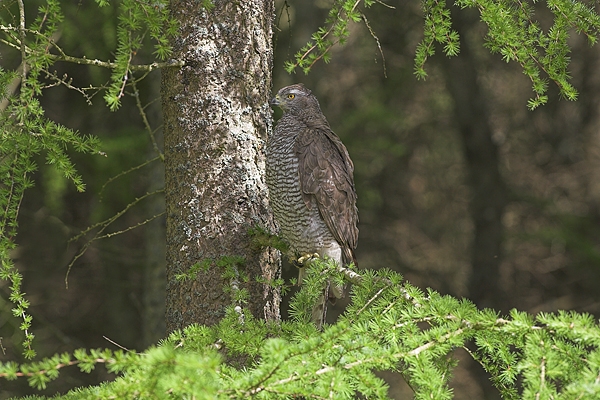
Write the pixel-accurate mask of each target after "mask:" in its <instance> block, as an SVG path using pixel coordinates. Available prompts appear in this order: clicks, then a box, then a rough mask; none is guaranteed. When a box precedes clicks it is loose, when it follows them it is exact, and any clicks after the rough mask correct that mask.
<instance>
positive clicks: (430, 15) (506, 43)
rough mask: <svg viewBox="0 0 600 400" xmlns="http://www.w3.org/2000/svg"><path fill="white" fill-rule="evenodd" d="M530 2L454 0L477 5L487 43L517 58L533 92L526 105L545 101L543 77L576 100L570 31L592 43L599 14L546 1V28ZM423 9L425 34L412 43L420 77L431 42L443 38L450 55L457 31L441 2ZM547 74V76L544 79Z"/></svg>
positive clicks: (461, 4) (573, 4)
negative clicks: (548, 14) (548, 18)
mask: <svg viewBox="0 0 600 400" xmlns="http://www.w3.org/2000/svg"><path fill="white" fill-rule="evenodd" d="M535 3H536V2H535V1H533V2H531V3H530V2H527V1H519V2H514V1H512V0H502V1H491V0H483V1H481V0H457V1H456V2H455V4H456V5H457V6H458V7H460V8H462V9H464V8H476V9H477V10H478V11H479V13H480V17H481V20H482V21H483V22H484V23H485V24H486V25H487V27H488V32H487V35H486V46H487V47H488V48H489V49H490V51H491V52H492V53H499V54H500V55H502V58H503V60H505V61H506V62H509V61H516V62H518V63H519V64H520V65H521V67H522V68H523V73H524V74H525V75H526V76H527V77H528V78H529V79H530V80H531V84H532V89H533V92H534V97H533V98H531V99H530V100H529V103H528V107H529V108H530V109H535V108H536V107H538V106H540V105H542V104H545V103H546V102H547V101H548V96H547V94H546V93H547V91H548V82H547V80H548V79H550V80H552V81H553V82H554V83H555V84H556V86H557V87H558V88H559V90H560V94H561V96H563V97H565V98H567V99H569V100H575V99H577V90H576V89H575V88H574V87H573V86H572V85H571V84H570V82H569V80H570V74H569V71H568V66H569V62H570V58H569V52H570V47H569V44H568V39H569V36H570V32H569V31H570V30H575V31H576V32H577V33H578V34H584V35H586V36H587V38H588V40H589V42H590V44H595V43H596V42H597V40H598V35H599V33H600V16H599V15H598V14H597V13H596V11H595V10H594V9H593V8H592V7H590V6H588V5H587V4H585V3H583V2H580V1H570V0H567V1H562V0H559V1H550V2H548V3H547V7H548V10H550V12H551V13H552V14H553V25H552V26H551V27H550V28H549V29H548V30H547V31H546V32H544V30H543V29H542V27H541V25H540V22H539V21H537V20H536V19H535ZM423 12H424V14H425V16H426V17H425V21H426V22H425V34H424V39H423V41H422V42H421V44H420V45H419V47H418V48H417V53H416V57H415V74H416V75H417V76H418V77H420V78H424V77H425V76H426V73H425V70H424V68H423V66H424V63H425V61H426V59H427V57H429V56H431V55H433V46H432V45H433V42H434V41H436V42H438V43H442V44H443V45H444V46H445V47H444V51H445V52H446V54H447V55H455V54H456V52H455V51H454V50H458V47H455V46H454V44H453V43H454V42H457V40H458V34H455V32H452V31H449V25H450V22H449V15H450V13H449V10H448V9H447V8H446V6H445V4H444V2H437V1H434V0H431V1H426V2H424V3H423ZM546 77H547V78H546Z"/></svg>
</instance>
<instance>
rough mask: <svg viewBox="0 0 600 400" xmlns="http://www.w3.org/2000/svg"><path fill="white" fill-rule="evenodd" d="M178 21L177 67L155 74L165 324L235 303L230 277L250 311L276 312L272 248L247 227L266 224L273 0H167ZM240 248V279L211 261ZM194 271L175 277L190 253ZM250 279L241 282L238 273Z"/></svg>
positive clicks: (207, 319) (211, 317)
mask: <svg viewBox="0 0 600 400" xmlns="http://www.w3.org/2000/svg"><path fill="white" fill-rule="evenodd" d="M171 12H172V14H173V15H174V16H175V18H176V19H177V20H178V21H179V24H180V27H179V34H178V36H177V37H175V38H174V42H173V46H174V54H173V58H175V59H180V60H184V61H185V63H186V65H185V66H184V67H182V68H173V69H166V70H164V71H163V78H162V89H161V94H162V99H163V100H162V102H163V113H164V131H165V180H166V183H165V190H166V209H167V232H166V234H167V298H166V320H167V327H166V328H167V332H172V331H173V330H175V329H180V328H183V327H185V326H187V325H189V324H191V323H201V324H206V325H212V324H214V323H216V322H218V321H219V319H221V318H222V317H223V315H224V312H225V307H227V306H229V305H232V304H234V301H233V299H232V295H231V290H227V287H229V288H230V289H231V288H232V287H233V288H234V289H235V288H236V287H239V289H242V288H245V289H247V290H248V292H249V298H248V299H247V300H248V302H247V303H246V304H245V307H247V308H248V309H249V310H250V311H251V312H252V314H253V315H254V316H256V317H259V318H264V319H266V320H275V319H278V318H279V302H280V293H279V292H278V290H276V289H274V288H273V287H271V286H269V285H268V284H259V283H258V282H257V278H258V277H263V278H265V279H267V280H272V279H275V278H276V277H277V276H278V274H279V273H280V272H279V255H278V253H277V252H276V251H274V250H272V249H268V248H267V249H255V248H253V247H252V246H251V243H250V238H249V235H248V230H249V229H250V228H252V227H253V226H255V225H260V226H263V227H265V228H267V229H270V230H272V229H273V219H272V215H271V213H270V209H269V207H268V200H267V187H266V184H265V181H264V167H265V155H264V150H265V143H266V140H267V135H268V133H270V132H271V129H272V126H271V111H270V108H269V105H268V99H269V93H270V89H271V68H272V60H273V52H272V42H271V35H272V30H271V28H272V22H273V17H274V2H273V0H247V1H242V2H230V1H222V0H217V1H214V8H212V9H210V10H208V9H203V8H201V6H200V4H199V2H198V1H196V0H173V1H172V2H171ZM223 256H241V257H243V258H244V260H245V261H244V263H243V265H241V266H236V271H237V273H239V279H237V280H238V281H239V284H238V283H237V282H232V281H231V280H230V279H229V278H224V277H223V273H224V270H223V269H222V268H219V267H217V266H216V265H215V261H217V260H219V259H221V258H222V257H223ZM209 261H212V262H211V263H210V268H209V269H208V270H207V271H204V270H201V271H200V272H199V273H198V275H197V276H196V277H195V278H194V279H189V280H181V279H179V280H178V279H177V278H176V276H177V275H178V274H185V273H186V272H188V271H189V269H190V267H192V266H193V265H195V264H197V263H201V264H203V265H204V264H207V263H208V262H209ZM244 276H247V277H248V278H249V279H248V280H247V281H246V282H244V279H243V277H244Z"/></svg>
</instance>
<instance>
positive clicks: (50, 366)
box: [0, 261, 600, 399]
mask: <svg viewBox="0 0 600 400" xmlns="http://www.w3.org/2000/svg"><path fill="white" fill-rule="evenodd" d="M327 271H329V272H333V271H337V273H338V274H343V275H344V276H346V278H349V277H350V275H349V274H347V271H346V272H344V269H339V268H337V267H336V266H334V265H331V264H326V263H324V262H321V261H316V262H313V263H312V265H311V267H309V271H308V274H307V277H306V280H305V285H303V287H302V289H301V290H300V292H299V293H298V295H297V296H296V297H295V298H294V299H293V300H292V302H291V303H292V304H291V307H292V309H293V310H296V312H295V313H294V314H293V315H294V316H293V318H292V320H291V321H287V322H282V323H280V324H277V323H269V324H267V323H266V322H264V321H262V320H258V319H255V318H253V317H252V315H251V314H250V312H249V311H247V310H243V311H240V310H239V309H238V310H236V308H234V307H230V308H229V309H228V311H227V313H226V316H225V318H224V319H223V320H222V321H221V322H220V323H219V324H218V325H215V326H213V327H206V326H199V325H191V326H189V327H187V328H185V329H184V330H183V331H176V332H174V333H173V334H171V336H170V337H169V338H168V339H167V340H166V341H164V342H163V343H161V344H160V345H159V346H157V347H152V348H150V349H149V350H147V351H146V352H144V353H142V354H136V353H133V352H122V351H116V352H113V351H110V350H92V351H89V352H88V351H85V350H78V351H76V352H75V353H74V355H73V356H70V355H68V354H62V355H55V356H53V357H51V358H47V359H44V360H42V361H40V362H37V363H29V364H22V365H17V364H15V363H5V364H0V378H3V379H17V378H25V377H26V378H27V379H28V380H29V384H30V385H31V386H32V387H36V388H43V387H45V385H46V384H47V382H49V381H50V380H53V379H56V378H57V376H58V374H59V371H60V370H61V369H62V368H65V367H68V366H74V365H77V366H78V367H79V368H80V369H81V370H82V371H84V372H89V371H91V370H92V369H93V368H94V367H95V365H96V364H105V365H106V367H107V369H108V370H109V371H111V372H116V373H119V374H120V376H119V378H117V380H116V381H115V382H112V383H106V384H102V385H100V386H97V387H90V388H83V389H76V390H73V391H72V392H70V393H68V394H66V395H65V396H62V398H65V399H70V398H130V397H132V396H134V397H136V398H181V397H184V398H192V397H193V398H211V399H214V398H290V397H301V396H305V397H307V398H340V399H345V398H348V399H350V398H356V396H357V395H359V394H360V395H363V396H365V397H367V398H378V399H386V398H388V396H387V387H386V385H385V383H384V382H383V381H382V380H381V379H380V378H378V377H377V376H376V375H375V372H376V371H379V370H393V371H396V372H398V373H399V374H401V375H402V376H403V377H404V379H405V380H407V382H408V383H409V384H410V385H411V387H412V388H413V389H414V390H415V398H416V399H431V398H434V399H451V398H452V396H453V393H452V389H451V388H450V387H449V381H450V378H451V376H452V371H453V369H454V368H455V367H456V365H457V362H458V361H457V360H456V359H455V358H454V357H453V352H454V350H455V349H457V348H461V347H464V348H466V347H467V345H468V343H469V342H472V343H474V345H473V346H471V347H473V348H469V349H468V351H469V352H470V354H471V355H472V356H473V357H474V358H475V359H476V360H477V361H478V362H480V363H481V364H482V365H483V366H484V368H485V369H486V370H487V371H488V373H489V374H490V376H491V378H492V382H493V383H494V384H495V385H496V387H497V388H498V390H499V391H500V393H501V395H502V396H503V398H507V399H517V398H558V397H559V396H560V397H561V398H581V399H592V398H597V396H598V395H599V394H600V384H599V383H598V382H597V372H598V370H599V369H600V326H599V325H598V323H597V322H596V321H595V320H594V319H593V318H592V317H591V316H589V315H586V314H577V313H572V312H559V313H558V314H545V313H542V314H539V315H537V316H536V317H533V316H531V315H529V314H526V313H521V312H517V311H514V310H513V311H512V312H511V313H510V316H509V317H499V316H498V315H497V314H496V313H495V312H493V311H491V310H478V309H477V308H476V307H475V306H474V305H473V304H472V303H470V302H469V301H466V300H458V299H455V298H452V297H449V296H442V295H440V294H438V293H436V292H434V291H427V292H423V291H421V290H419V289H418V288H416V287H413V286H411V285H409V284H407V283H403V282H402V281H401V277H400V276H399V275H397V274H395V273H393V272H390V271H385V270H380V271H377V272H375V271H364V273H363V274H362V275H358V274H356V273H353V275H352V278H351V280H352V281H353V282H354V283H355V285H354V286H353V288H352V292H351V303H350V305H349V307H348V308H347V310H346V311H345V312H344V314H343V315H342V316H340V318H339V320H338V321H337V322H336V323H335V324H333V325H328V326H326V327H325V328H324V330H323V331H322V332H319V331H317V329H316V328H315V327H314V326H313V325H312V324H310V323H309V322H308V321H309V319H310V317H309V314H310V307H309V305H310V304H309V302H310V298H312V297H314V294H315V293H312V292H313V291H315V290H317V291H318V290H319V289H318V287H319V285H322V284H324V283H325V281H326V280H327V279H328V277H327V273H324V272H327ZM321 287H322V286H321ZM302 310H305V311H302ZM241 316H243V317H241Z"/></svg>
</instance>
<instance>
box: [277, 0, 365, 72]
mask: <svg viewBox="0 0 600 400" xmlns="http://www.w3.org/2000/svg"><path fill="white" fill-rule="evenodd" d="M361 2H362V3H364V5H365V7H370V6H371V5H372V4H373V3H374V1H373V0H365V1H361V0H358V1H355V0H335V1H334V2H333V4H332V6H331V9H330V10H329V15H328V16H327V19H326V20H325V24H324V27H321V28H319V30H317V32H315V33H313V35H312V37H311V41H309V42H308V43H307V44H306V46H304V47H302V48H301V49H300V51H298V52H297V53H296V55H295V57H294V58H295V60H294V61H293V62H292V61H286V63H285V65H284V68H285V70H286V71H287V72H288V73H292V72H294V71H295V70H296V68H297V67H300V68H302V71H303V72H304V73H305V74H308V72H309V71H310V69H311V68H312V66H313V65H314V64H315V63H316V62H317V61H319V60H321V59H322V60H323V61H325V62H326V63H327V62H329V60H330V59H331V56H330V54H329V50H330V49H331V48H332V47H333V46H335V45H336V44H339V45H344V44H345V43H346V40H347V38H348V36H349V34H350V31H349V30H348V25H349V23H350V22H359V21H361V20H363V21H365V24H367V26H368V22H367V20H366V17H365V16H364V14H363V13H362V11H360V10H359V9H358V5H359V4H360V3H361ZM369 30H370V29H369ZM370 31H371V30H370ZM371 32H372V31H371Z"/></svg>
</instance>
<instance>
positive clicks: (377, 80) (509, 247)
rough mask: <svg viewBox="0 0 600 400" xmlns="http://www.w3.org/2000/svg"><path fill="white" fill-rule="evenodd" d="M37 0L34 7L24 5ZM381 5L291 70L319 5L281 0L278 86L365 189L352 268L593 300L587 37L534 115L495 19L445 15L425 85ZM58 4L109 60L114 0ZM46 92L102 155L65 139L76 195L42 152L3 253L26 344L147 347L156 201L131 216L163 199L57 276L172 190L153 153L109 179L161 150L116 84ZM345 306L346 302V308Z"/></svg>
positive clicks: (526, 304)
mask: <svg viewBox="0 0 600 400" xmlns="http://www.w3.org/2000/svg"><path fill="white" fill-rule="evenodd" d="M36 3H37V2H36V1H28V2H27V3H26V7H27V8H28V9H31V10H32V14H33V11H34V10H35V9H36V8H37V6H38V5H39V4H36ZM392 5H393V6H394V7H395V8H393V9H392V8H388V7H384V6H377V7H372V8H370V9H368V10H367V11H366V15H367V16H368V19H369V25H368V26H367V25H365V24H361V23H358V24H354V25H352V26H351V28H350V29H352V34H351V35H350V38H349V40H348V43H346V45H345V46H344V47H335V48H333V49H332V51H331V60H330V62H328V63H322V62H318V63H316V64H315V65H314V67H313V68H312V70H311V72H310V74H308V75H306V76H305V75H304V74H302V73H301V71H297V73H296V74H295V75H289V74H287V73H286V72H285V70H284V68H283V66H284V63H285V61H287V60H290V59H292V58H293V56H294V54H295V52H296V51H297V50H298V49H299V48H301V47H302V46H303V45H304V44H305V43H306V42H307V40H308V39H309V38H310V36H311V34H312V33H313V32H314V31H316V30H317V29H318V28H319V26H320V25H321V24H322V22H323V21H324V20H325V18H326V16H327V12H328V9H329V8H328V7H329V5H328V3H327V2H319V1H315V2H303V1H300V0H295V1H293V0H288V1H286V2H278V3H277V12H278V16H277V21H278V27H279V30H277V31H276V39H275V40H276V41H275V43H276V49H275V50H276V53H275V62H274V85H273V89H274V90H277V89H278V88H280V87H282V86H285V85H287V84H291V83H294V82H303V83H305V85H306V86H307V87H309V88H311V90H313V92H314V93H315V94H316V96H317V97H318V98H319V100H320V102H321V107H322V109H323V111H324V114H325V115H326V116H327V118H328V120H329V122H330V124H331V126H332V127H333V129H334V131H335V132H336V133H337V134H338V135H339V136H340V137H341V138H342V140H343V141H344V143H345V144H346V146H347V147H348V150H349V153H350V155H351V157H352V159H353V160H354V163H355V179H356V187H357V192H358V197H359V203H358V207H359V210H360V225H359V228H360V239H359V247H358V250H357V257H358V262H359V266H360V267H361V268H381V267H386V268H391V269H394V270H397V271H399V272H401V273H402V274H403V275H404V276H405V277H406V279H407V280H408V281H410V282H411V283H412V284H414V285H416V286H419V287H422V288H426V287H431V288H433V289H435V290H438V291H440V292H442V293H444V294H451V295H453V296H458V297H463V296H464V297H468V298H470V299H472V300H473V301H474V302H475V303H476V304H477V305H478V306H479V307H492V308H494V309H497V310H500V311H503V312H506V311H508V310H509V309H511V308H513V307H516V308H518V309H519V310H523V311H528V312H531V313H537V312H540V311H555V310H558V309H565V310H576V311H581V312H589V313H591V314H594V315H596V316H597V315H599V314H600V302H599V301H600V295H599V294H598V290H597V282H599V278H600V276H599V275H600V269H599V267H600V224H599V222H600V221H599V219H600V207H599V206H600V179H599V178H600V176H599V174H600V165H599V164H600V137H599V129H598V123H599V118H598V106H599V97H600V91H599V90H598V89H599V88H600V87H599V86H600V69H599V68H598V67H599V65H598V60H599V55H600V54H599V50H598V48H597V47H591V46H590V45H589V43H588V42H587V40H586V38H585V37H580V36H576V35H573V36H572V38H571V39H570V44H571V46H572V49H573V51H572V54H571V57H572V63H571V67H570V70H571V71H572V76H573V80H572V83H573V85H574V86H575V87H576V88H577V89H578V90H579V98H578V100H577V101H576V102H570V101H566V100H564V99H560V96H559V95H558V90H557V89H556V88H555V87H552V86H551V87H550V97H549V101H548V104H546V105H544V106H541V107H538V108H537V109H536V110H534V111H529V110H528V109H527V101H528V99H529V98H530V97H531V96H532V92H531V83H530V81H529V80H528V79H527V77H525V76H524V75H523V74H522V72H521V68H520V67H519V66H518V65H516V64H515V63H505V62H504V61H503V60H502V58H501V56H499V55H491V54H490V53H489V51H488V50H487V49H485V48H484V46H483V36H484V35H485V31H486V29H485V26H484V25H482V24H481V23H480V22H478V19H477V15H476V14H475V13H469V12H468V11H467V12H464V13H455V14H456V15H453V17H454V28H455V29H457V30H458V31H459V32H460V33H461V35H462V39H463V40H462V42H461V53H460V56H459V57H458V58H453V59H447V58H446V57H445V56H444V55H443V54H441V52H439V53H440V54H438V55H437V56H435V57H433V58H432V59H431V60H430V61H429V62H428V65H427V72H428V78H427V79H426V80H425V81H422V80H417V79H416V78H415V75H414V54H415V50H416V47H417V44H418V43H419V41H420V40H421V37H422V25H423V16H422V13H421V11H420V6H419V4H418V2H400V4H392ZM63 12H64V13H65V20H64V26H63V28H62V29H61V31H60V35H61V37H60V43H61V44H62V45H63V48H64V49H65V50H68V52H69V53H70V54H79V55H86V56H87V57H88V58H98V59H110V58H111V54H110V51H111V49H114V47H115V42H116V40H117V38H116V35H115V32H116V23H117V21H116V13H117V10H116V6H115V5H111V6H108V7H102V8H98V7H97V6H96V4H94V3H92V2H84V1H80V2H65V4H64V5H63ZM540 12H541V16H540V17H539V18H540V19H541V21H542V22H543V21H544V14H543V10H540ZM98 13H102V17H101V18H99V17H98ZM369 27H370V29H372V30H373V32H374V33H375V34H376V36H377V38H378V40H376V39H374V37H373V36H372V34H371V32H370V31H369ZM82 32H86V34H85V35H83V34H82ZM87 33H89V34H87ZM379 46H380V47H381V51H380V48H379ZM5 50H6V51H5ZM382 55H383V57H382ZM17 60H19V53H18V52H17V51H16V50H15V51H11V50H10V49H4V48H3V53H2V58H1V59H0V63H1V65H2V67H3V68H5V69H16V68H17V67H18V65H17V64H15V63H17V62H18V61H17ZM140 61H141V62H143V61H144V60H140ZM56 68H57V76H62V75H63V74H65V73H66V74H68V76H69V77H70V78H72V79H73V82H75V83H79V82H81V83H86V82H96V83H103V82H106V81H107V80H108V79H109V72H108V71H106V70H104V69H101V68H94V67H84V68H82V67H79V66H76V65H71V64H67V63H61V64H57V65H56ZM159 82H160V71H155V72H152V73H151V74H150V75H149V76H148V77H147V78H146V79H144V80H143V81H142V82H140V86H139V90H140V96H141V101H142V103H143V104H144V105H147V106H146V112H147V115H148V118H149V121H148V122H149V124H150V126H152V127H153V129H157V132H156V133H157V135H158V136H159V146H160V145H161V144H160V142H161V139H160V125H161V114H160V113H161V110H160V102H159V101H158V99H159ZM41 101H42V105H43V107H44V109H45V110H46V115H47V117H49V118H50V119H52V120H54V121H57V122H59V123H61V124H63V125H65V126H67V127H69V128H72V129H75V130H78V131H80V132H82V133H86V134H92V135H95V136H98V137H99V138H100V140H101V142H102V150H103V151H104V152H105V153H106V154H107V156H106V157H102V156H95V157H90V156H83V155H78V154H76V153H74V154H72V159H73V161H74V162H75V164H76V165H77V168H78V170H79V172H80V173H81V174H82V177H83V181H84V182H85V183H86V184H87V189H86V191H85V192H84V193H79V192H77V191H76V190H75V187H74V186H73V185H72V184H71V183H70V182H69V181H68V180H66V179H65V178H64V177H62V176H61V175H60V174H58V173H57V172H56V170H55V169H53V168H52V167H49V166H47V165H45V164H44V163H43V159H41V161H42V162H40V163H39V166H40V168H39V169H38V171H37V172H36V173H35V183H36V185H35V187H33V188H32V189H29V190H28V192H26V195H25V198H24V201H23V203H22V205H21V218H20V223H19V235H18V240H17V241H18V244H19V247H18V250H17V253H16V254H14V255H13V256H14V258H15V260H16V264H17V267H18V269H19V271H21V272H22V274H23V276H24V280H23V282H24V287H23V291H24V292H26V293H27V298H28V300H29V301H31V307H30V309H29V311H30V312H31V314H32V315H33V318H34V325H33V326H32V330H33V331H34V332H35V334H36V337H37V338H36V346H37V347H36V350H37V351H38V353H39V355H41V356H47V355H51V354H54V353H57V352H63V351H72V350H73V349H75V348H79V347H86V348H94V347H107V346H110V345H111V343H109V342H107V340H106V339H105V338H104V337H106V338H109V339H110V340H112V341H114V342H116V343H118V344H120V345H121V346H124V347H126V348H130V349H136V350H143V349H144V348H146V347H147V346H149V345H150V344H152V343H156V341H157V340H158V339H160V338H162V337H163V336H164V329H165V328H164V286H165V283H164V246H165V243H164V221H163V218H164V216H159V217H157V218H155V219H153V220H152V221H151V222H148V223H147V224H145V225H144V226H142V227H139V228H136V229H132V230H128V228H129V227H133V226H136V225H137V224H140V223H142V222H144V221H146V220H148V219H149V218H152V217H153V216H156V215H159V214H161V213H162V211H163V210H164V200H163V199H162V198H161V195H156V196H151V197H149V198H147V199H145V200H144V201H142V202H140V203H139V204H138V205H136V206H135V207H132V208H130V209H128V211H127V212H126V213H125V214H124V215H123V216H122V217H121V218H119V219H118V220H116V221H115V222H114V223H113V224H112V228H111V229H112V232H116V231H121V230H127V232H125V233H123V234H120V235H116V236H113V237H108V238H105V239H101V240H97V241H94V242H92V244H91V245H90V246H89V247H88V248H87V250H86V252H85V253H83V255H82V256H81V257H80V258H79V259H78V260H77V261H76V262H75V263H74V264H73V268H72V269H71V271H70V274H69V285H68V289H66V288H65V275H66V272H67V266H68V265H69V263H70V262H71V261H72V260H73V258H74V257H75V255H76V254H77V253H78V252H79V250H80V249H81V246H82V245H83V243H85V240H83V241H81V242H71V243H69V245H67V244H66V243H67V242H68V240H69V239H70V238H71V237H73V236H75V235H77V234H78V233H79V232H80V231H82V230H85V229H86V228H87V227H89V226H91V225H93V224H95V223H97V222H99V221H102V220H105V219H107V218H110V217H111V216H113V215H115V214H116V213H118V212H119V211H121V210H123V209H125V208H126V207H127V205H128V204H130V203H131V202H132V201H134V200H135V199H136V198H139V197H141V196H144V195H145V194H146V193H149V192H153V191H155V190H157V189H160V188H162V187H163V186H164V177H163V164H162V163H161V162H160V160H154V161H152V162H150V163H148V164H146V165H144V166H143V167H141V168H139V169H136V170H134V171H132V172H130V173H128V174H125V175H122V176H119V177H118V178H117V179H114V180H113V179H112V178H113V177H115V176H117V175H119V174H120V173H122V172H123V171H127V170H129V169H131V168H134V167H136V166H139V165H142V164H144V163H146V162H147V161H148V160H149V159H154V158H155V156H154V155H153V143H152V142H151V141H150V140H149V138H148V133H147V132H146V130H145V126H144V121H142V119H141V117H140V115H139V112H138V108H137V104H136V98H135V97H134V96H126V97H125V98H124V100H123V103H122V106H121V108H120V110H119V111H118V112H111V111H109V110H108V109H107V107H106V106H105V104H104V101H103V99H102V98H101V97H100V96H98V97H97V98H93V99H92V104H91V105H89V104H87V103H86V101H85V100H84V98H83V97H82V95H81V93H78V92H77V91H74V90H69V89H67V88H66V87H65V86H58V87H56V88H53V89H51V90H47V91H46V92H45V93H44V96H43V98H42V99H41ZM478 137H479V138H481V137H484V138H485V137H487V138H489V140H488V141H485V140H478V139H477V138H478ZM88 239H89V238H88ZM490 255H492V256H491V257H490ZM0 290H1V291H2V296H0V301H1V303H0V337H2V348H3V353H2V355H1V357H2V358H3V359H6V360H19V359H20V357H21V356H20V353H21V349H20V347H19V345H20V343H21V341H22V339H21V335H22V333H21V330H20V329H19V326H18V325H19V321H18V320H15V319H14V318H13V317H12V316H11V308H12V306H11V304H10V303H9V302H8V301H7V300H6V299H7V298H8V297H9V294H10V289H9V287H8V284H6V283H4V282H3V283H2V286H0ZM337 307H339V308H338V310H337V311H338V312H339V310H341V309H342V307H343V304H339V305H338V306H337ZM330 317H331V318H335V314H334V313H332V315H331V316H330ZM458 356H459V358H460V354H459V355H458ZM463 361H464V362H462V363H461V366H460V368H459V370H457V372H456V374H455V378H454V381H453V386H454V387H455V391H456V398H483V394H482V393H483V391H484V390H485V389H483V388H482V387H481V386H480V384H479V383H478V381H476V380H474V379H472V375H471V374H472V371H470V370H469V362H472V361H469V359H468V358H467V357H464V360H463ZM110 377H111V375H110V374H109V373H107V372H105V371H104V370H103V369H102V368H98V369H96V370H95V371H94V372H93V373H92V374H91V375H87V374H82V373H79V372H77V371H70V372H68V378H63V379H59V380H58V381H56V382H53V383H52V384H51V385H50V386H49V388H48V389H47V391H46V392H42V393H47V394H51V393H56V392H57V391H65V390H67V389H70V388H72V387H74V386H80V385H87V384H91V383H94V382H98V381H100V380H105V379H110ZM389 383H390V385H392V392H391V394H392V396H393V393H397V398H400V396H401V395H402V394H401V393H403V391H404V390H407V388H406V387H405V386H403V385H402V382H398V381H397V380H396V381H394V380H392V381H390V382H389ZM394 391H397V392H394ZM27 393H37V392H36V391H34V390H33V389H31V388H28V387H27V385H26V382H24V381H17V382H8V383H7V382H3V383H2V387H1V388H0V398H7V397H10V396H13V395H23V394H27Z"/></svg>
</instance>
